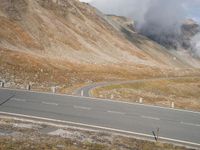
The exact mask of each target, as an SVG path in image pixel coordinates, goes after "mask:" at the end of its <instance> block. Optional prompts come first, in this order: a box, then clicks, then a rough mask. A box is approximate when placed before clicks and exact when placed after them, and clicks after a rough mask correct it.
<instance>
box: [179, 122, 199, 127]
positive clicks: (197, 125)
mask: <svg viewBox="0 0 200 150" xmlns="http://www.w3.org/2000/svg"><path fill="white" fill-rule="evenodd" d="M181 124H183V125H188V126H195V127H200V124H194V123H187V122H181Z"/></svg>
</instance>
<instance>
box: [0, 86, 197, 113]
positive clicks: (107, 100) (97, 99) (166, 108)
mask: <svg viewBox="0 0 200 150" xmlns="http://www.w3.org/2000/svg"><path fill="white" fill-rule="evenodd" d="M0 89H1V90H9V91H19V92H28V93H37V94H47V95H57V96H67V97H75V98H82V99H80V100H83V99H87V100H90V101H91V100H92V101H93V100H96V101H99V100H101V101H104V102H113V103H121V104H129V105H136V106H145V107H151V108H160V109H165V110H172V111H179V112H188V113H194V114H200V112H197V111H190V110H184V109H173V108H168V107H162V106H154V105H148V104H138V103H130V102H123V101H115V100H109V99H100V98H93V97H84V96H74V95H66V94H52V93H48V92H36V91H26V90H22V89H9V88H1V87H0Z"/></svg>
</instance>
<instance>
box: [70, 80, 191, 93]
mask: <svg viewBox="0 0 200 150" xmlns="http://www.w3.org/2000/svg"><path fill="white" fill-rule="evenodd" d="M181 78H191V77H168V78H150V79H140V80H129V81H112V82H100V83H94V84H90V85H86V86H84V87H81V88H79V89H77V90H75V91H74V92H73V94H74V95H77V96H85V97H93V95H92V94H91V91H92V90H93V89H95V88H99V87H105V86H109V85H116V84H126V83H140V82H147V81H158V80H164V79H169V80H176V79H181Z"/></svg>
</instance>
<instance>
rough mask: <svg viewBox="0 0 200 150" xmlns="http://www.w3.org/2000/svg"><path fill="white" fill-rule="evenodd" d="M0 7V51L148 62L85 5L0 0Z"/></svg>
mask: <svg viewBox="0 0 200 150" xmlns="http://www.w3.org/2000/svg"><path fill="white" fill-rule="evenodd" d="M0 8H1V13H0V14H1V16H0V23H1V28H0V38H1V43H0V47H2V48H7V49H11V50H17V51H26V52H34V53H36V54H38V55H43V56H44V55H45V56H49V57H57V58H59V59H65V60H66V59H67V60H69V61H75V62H79V63H83V62H85V63H107V62H112V63H116V62H118V63H119V62H125V61H127V62H137V63H150V62H148V61H146V59H147V57H148V56H145V55H144V54H142V53H141V52H140V51H139V50H138V49H137V48H136V47H134V46H133V45H131V44H130V43H129V42H127V41H126V40H125V39H124V38H123V37H121V36H120V35H119V34H118V33H117V32H116V31H115V30H114V29H113V28H112V27H111V26H110V25H109V24H108V23H107V22H106V21H105V20H104V19H103V18H101V17H100V16H98V15H97V14H96V13H95V9H94V8H92V7H90V6H89V5H87V4H82V3H80V2H78V1H76V0H58V1H54V0H37V1H31V0H9V1H8V0H1V3H0Z"/></svg>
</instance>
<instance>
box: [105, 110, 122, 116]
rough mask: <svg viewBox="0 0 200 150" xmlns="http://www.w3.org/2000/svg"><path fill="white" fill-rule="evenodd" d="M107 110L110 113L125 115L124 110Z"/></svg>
mask: <svg viewBox="0 0 200 150" xmlns="http://www.w3.org/2000/svg"><path fill="white" fill-rule="evenodd" d="M107 112H108V113H111V114H120V115H125V113H123V112H118V111H112V110H108V111H107Z"/></svg>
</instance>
